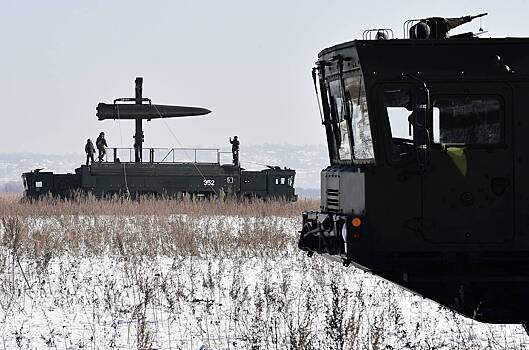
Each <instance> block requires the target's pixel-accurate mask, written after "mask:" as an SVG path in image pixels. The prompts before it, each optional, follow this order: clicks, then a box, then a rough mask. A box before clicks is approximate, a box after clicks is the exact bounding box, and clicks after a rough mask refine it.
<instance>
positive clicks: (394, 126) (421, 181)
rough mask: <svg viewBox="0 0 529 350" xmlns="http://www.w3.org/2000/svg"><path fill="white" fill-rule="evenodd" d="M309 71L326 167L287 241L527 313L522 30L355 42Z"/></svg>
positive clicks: (513, 317) (431, 291)
mask: <svg viewBox="0 0 529 350" xmlns="http://www.w3.org/2000/svg"><path fill="white" fill-rule="evenodd" d="M364 39H365V38H364ZM313 78H314V84H315V87H316V91H317V97H318V103H319V106H320V111H321V121H322V125H323V128H324V131H325V133H326V138H327V148H328V153H329V166H328V167H327V168H326V169H324V170H322V172H321V203H320V210H319V211H317V212H314V211H311V212H304V213H303V215H302V217H303V226H302V230H301V233H300V238H299V248H300V249H302V250H304V251H306V252H307V253H308V254H309V255H313V254H314V253H317V254H323V255H325V256H327V257H329V258H331V259H333V260H337V261H339V262H341V263H343V264H344V265H350V264H351V265H355V266H356V267H358V268H361V269H363V270H365V271H370V272H372V273H374V274H376V275H379V276H381V277H382V278H385V279H387V280H389V281H392V282H394V283H396V284H399V285H401V286H403V287H405V288H407V289H409V290H411V291H413V292H415V293H417V294H420V295H423V296H425V297H428V298H430V299H432V300H434V301H436V302H438V303H440V304H442V305H444V306H446V307H449V308H451V309H453V310H455V311H457V312H459V313H461V314H463V315H465V316H467V317H471V318H475V319H477V320H479V321H484V322H492V323H527V322H526V321H527V318H528V317H529V316H526V315H527V314H528V311H529V301H527V298H526V295H527V294H528V293H529V274H528V273H527V270H526V268H525V266H527V264H528V263H529V225H528V221H527V218H528V217H529V201H528V200H529V180H528V177H527V173H528V171H529V161H528V157H529V151H528V150H529V138H527V136H526V134H527V133H529V122H528V120H527V118H526V112H525V102H526V99H527V96H528V95H529V39H524V38H521V39H517V38H490V39H480V38H475V37H454V38H434V39H409V38H406V39H389V40H354V41H351V42H347V43H343V44H340V45H336V46H333V47H330V48H327V49H325V50H323V51H322V52H320V54H319V55H318V60H317V62H316V66H315V68H314V69H313Z"/></svg>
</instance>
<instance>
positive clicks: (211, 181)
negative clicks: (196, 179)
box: [204, 180, 215, 186]
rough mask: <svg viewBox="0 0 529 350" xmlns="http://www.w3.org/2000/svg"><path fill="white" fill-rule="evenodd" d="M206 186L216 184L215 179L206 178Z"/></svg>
mask: <svg viewBox="0 0 529 350" xmlns="http://www.w3.org/2000/svg"><path fill="white" fill-rule="evenodd" d="M204 186H215V180H204Z"/></svg>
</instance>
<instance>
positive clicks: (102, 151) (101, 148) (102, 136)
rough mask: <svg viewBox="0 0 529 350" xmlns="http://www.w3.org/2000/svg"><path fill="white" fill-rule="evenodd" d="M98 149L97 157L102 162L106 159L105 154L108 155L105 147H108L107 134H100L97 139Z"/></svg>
mask: <svg viewBox="0 0 529 350" xmlns="http://www.w3.org/2000/svg"><path fill="white" fill-rule="evenodd" d="M96 147H97V150H98V151H99V155H98V157H97V160H98V161H99V162H102V161H103V158H104V157H105V154H106V153H107V152H106V150H105V147H108V145H107V140H105V133H104V132H101V133H100V134H99V136H98V137H97V140H96Z"/></svg>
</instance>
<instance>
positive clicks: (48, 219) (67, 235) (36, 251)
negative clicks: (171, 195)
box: [0, 195, 318, 259]
mask: <svg viewBox="0 0 529 350" xmlns="http://www.w3.org/2000/svg"><path fill="white" fill-rule="evenodd" d="M317 204H318V203H317V202H316V201H315V200H300V201H298V202H296V203H289V202H281V201H279V202H271V201H253V202H247V201H243V202H238V201H206V200H201V201H192V200H183V201H175V200H168V199H152V198H143V199H142V200H140V201H129V200H125V201H124V200H118V199H116V200H104V201H98V200H95V199H93V198H83V199H77V200H74V201H61V200H56V199H53V198H47V199H44V200H39V201H34V202H26V201H22V200H21V198H20V197H18V196H14V195H11V196H0V219H1V220H2V221H0V238H2V242H3V246H4V247H6V248H8V249H10V250H16V251H17V252H18V254H20V255H23V256H28V257H33V258H39V259H42V258H44V257H55V256H59V255H61V254H64V253H67V254H73V255H77V256H102V255H105V254H110V255H114V256H115V255H119V256H123V257H126V258H128V259H131V258H135V257H155V256H175V255H186V256H189V255H190V256H215V257H225V256H264V255H271V254H275V253H274V252H292V251H293V250H295V249H296V239H297V229H298V227H297V224H298V220H299V219H300V213H301V212H302V211H303V210H308V209H315V208H316V207H317ZM6 223H9V225H7V224H6ZM15 231H16V234H15ZM12 237H16V241H15V240H14V239H12ZM281 254H282V253H281Z"/></svg>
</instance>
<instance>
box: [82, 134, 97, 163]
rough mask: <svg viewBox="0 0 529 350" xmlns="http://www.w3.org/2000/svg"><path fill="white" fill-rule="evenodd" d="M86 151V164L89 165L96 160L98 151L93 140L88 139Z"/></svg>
mask: <svg viewBox="0 0 529 350" xmlns="http://www.w3.org/2000/svg"><path fill="white" fill-rule="evenodd" d="M84 151H85V153H86V165H87V166H88V165H90V164H92V163H93V162H94V153H96V149H95V148H94V144H93V143H92V140H90V139H88V140H86V145H85V146H84Z"/></svg>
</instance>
